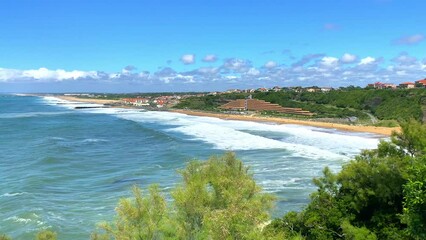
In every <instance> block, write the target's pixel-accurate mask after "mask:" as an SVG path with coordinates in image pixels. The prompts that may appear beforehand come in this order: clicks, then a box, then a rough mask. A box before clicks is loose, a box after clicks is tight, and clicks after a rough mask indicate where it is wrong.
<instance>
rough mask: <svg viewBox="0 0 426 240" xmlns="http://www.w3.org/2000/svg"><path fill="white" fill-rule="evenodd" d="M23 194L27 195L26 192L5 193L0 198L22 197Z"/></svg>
mask: <svg viewBox="0 0 426 240" xmlns="http://www.w3.org/2000/svg"><path fill="white" fill-rule="evenodd" d="M23 194H27V192H16V193H5V194H2V195H0V197H15V196H20V195H23Z"/></svg>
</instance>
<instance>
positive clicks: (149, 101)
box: [121, 95, 183, 108]
mask: <svg viewBox="0 0 426 240" xmlns="http://www.w3.org/2000/svg"><path fill="white" fill-rule="evenodd" d="M182 97H183V96H176V95H171V96H159V97H149V96H148V97H140V96H139V97H135V98H122V99H121V101H122V102H123V104H125V105H132V106H137V107H156V108H163V107H171V106H173V105H175V104H177V103H179V100H180V99H181V98H182Z"/></svg>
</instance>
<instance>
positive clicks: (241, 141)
mask: <svg viewBox="0 0 426 240" xmlns="http://www.w3.org/2000/svg"><path fill="white" fill-rule="evenodd" d="M45 98H48V100H47V101H53V102H61V103H63V104H62V105H63V106H64V107H67V106H73V104H75V103H71V102H68V101H65V100H62V99H58V98H54V97H45ZM80 111H84V112H88V113H97V114H110V115H114V116H116V117H119V118H122V119H126V120H130V121H135V122H141V123H155V124H159V125H164V126H165V127H166V128H167V129H165V130H163V131H165V132H170V133H172V132H178V133H182V134H184V135H187V136H189V137H190V139H193V140H197V141H203V142H206V143H209V144H211V145H212V146H213V147H214V148H216V149H222V150H256V149H282V150H285V151H287V153H290V154H292V155H293V156H302V157H308V158H314V159H321V158H332V159H336V158H338V159H349V158H350V156H353V155H355V154H358V153H359V152H360V150H361V149H371V148H374V147H376V146H377V143H378V141H379V139H378V138H377V137H374V136H373V135H369V134H363V135H360V134H353V133H346V132H341V131H331V132H330V131H322V129H321V128H315V127H307V126H298V125H283V124H268V123H258V122H250V121H236V120H223V119H218V118H212V117H198V116H188V115H185V114H180V113H172V112H153V111H144V112H141V111H138V110H134V109H120V108H95V109H84V110H80Z"/></svg>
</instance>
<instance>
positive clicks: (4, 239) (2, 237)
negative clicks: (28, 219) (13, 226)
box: [0, 234, 12, 240]
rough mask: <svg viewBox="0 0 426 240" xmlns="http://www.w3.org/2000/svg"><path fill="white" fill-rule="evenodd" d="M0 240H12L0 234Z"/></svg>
mask: <svg viewBox="0 0 426 240" xmlns="http://www.w3.org/2000/svg"><path fill="white" fill-rule="evenodd" d="M0 240H12V238H11V237H9V236H7V235H6V234H0Z"/></svg>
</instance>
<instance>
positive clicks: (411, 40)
mask: <svg viewBox="0 0 426 240" xmlns="http://www.w3.org/2000/svg"><path fill="white" fill-rule="evenodd" d="M424 39H425V36H424V35H423V34H414V35H411V36H404V37H401V38H399V39H397V40H395V41H394V43H396V44H400V45H414V44H417V43H420V42H422V41H423V40H424Z"/></svg>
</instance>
